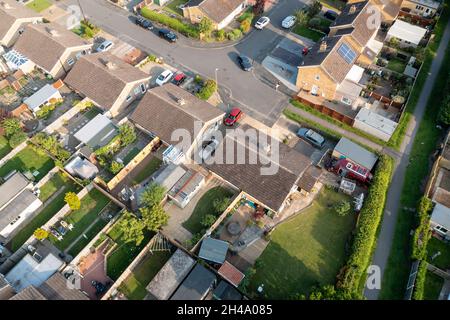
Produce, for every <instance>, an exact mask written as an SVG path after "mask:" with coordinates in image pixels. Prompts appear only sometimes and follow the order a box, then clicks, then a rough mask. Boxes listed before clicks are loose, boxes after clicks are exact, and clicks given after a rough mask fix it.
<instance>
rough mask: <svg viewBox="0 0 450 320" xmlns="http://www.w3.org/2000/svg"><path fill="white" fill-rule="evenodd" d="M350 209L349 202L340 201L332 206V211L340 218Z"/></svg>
mask: <svg viewBox="0 0 450 320" xmlns="http://www.w3.org/2000/svg"><path fill="white" fill-rule="evenodd" d="M350 209H351V205H350V202H348V201H345V200H342V201H340V202H339V203H338V204H336V205H335V206H334V210H335V211H336V212H337V214H338V215H340V216H346V215H347V214H348V213H349V212H350Z"/></svg>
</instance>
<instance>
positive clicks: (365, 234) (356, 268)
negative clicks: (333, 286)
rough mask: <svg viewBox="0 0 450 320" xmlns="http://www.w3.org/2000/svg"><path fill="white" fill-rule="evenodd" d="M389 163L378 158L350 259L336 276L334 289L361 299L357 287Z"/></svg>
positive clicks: (386, 185)
mask: <svg viewBox="0 0 450 320" xmlns="http://www.w3.org/2000/svg"><path fill="white" fill-rule="evenodd" d="M393 162H394V161H393V159H392V158H391V157H389V156H387V155H384V154H382V155H380V160H379V163H378V165H377V168H376V173H375V175H374V179H373V182H372V185H371V186H370V188H369V192H368V195H367V197H366V199H365V200H364V205H363V207H362V209H361V212H360V215H359V220H358V225H357V227H356V234H355V237H354V240H353V244H352V248H351V254H350V257H349V259H348V261H347V263H346V265H345V267H344V268H343V269H342V271H341V273H340V274H339V276H338V281H337V287H338V288H340V289H343V290H345V292H347V293H348V294H351V295H355V296H357V297H361V289H362V287H361V284H363V283H364V280H365V276H366V274H367V273H366V272H367V266H368V265H369V263H370V259H371V257H372V250H373V248H374V245H375V242H376V237H377V229H378V226H379V224H380V221H381V218H382V216H383V210H384V205H385V202H386V195H387V190H388V188H389V183H390V180H391V175H392V170H393Z"/></svg>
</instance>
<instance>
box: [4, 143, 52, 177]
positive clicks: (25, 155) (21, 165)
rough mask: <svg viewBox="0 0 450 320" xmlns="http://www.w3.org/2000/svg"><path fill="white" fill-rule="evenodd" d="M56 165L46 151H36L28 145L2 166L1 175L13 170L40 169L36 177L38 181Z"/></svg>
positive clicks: (32, 170)
mask: <svg viewBox="0 0 450 320" xmlns="http://www.w3.org/2000/svg"><path fill="white" fill-rule="evenodd" d="M54 166H55V164H54V163H53V160H52V159H51V158H50V157H49V156H47V155H46V154H45V153H41V152H37V151H34V150H33V148H32V147H31V146H27V147H26V148H25V149H23V150H22V151H20V152H19V153H18V154H17V155H16V156H15V157H14V158H12V159H10V160H9V161H8V162H6V163H5V164H4V165H3V166H2V167H1V168H0V177H4V176H6V175H7V174H8V173H10V172H11V171H13V170H18V171H20V172H25V171H28V170H29V171H31V172H32V173H33V172H34V171H35V170H37V171H39V174H38V175H37V176H36V177H35V178H36V181H39V180H41V179H42V178H43V177H44V176H45V175H46V174H47V173H48V172H49V171H50V170H51V169H52V168H53V167H54Z"/></svg>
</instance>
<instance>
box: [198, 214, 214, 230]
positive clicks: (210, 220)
mask: <svg viewBox="0 0 450 320" xmlns="http://www.w3.org/2000/svg"><path fill="white" fill-rule="evenodd" d="M214 222H216V216H214V215H212V214H207V215H206V216H204V217H203V218H202V220H201V221H200V224H201V225H202V226H203V227H205V228H209V227H211V226H212V225H213V224H214Z"/></svg>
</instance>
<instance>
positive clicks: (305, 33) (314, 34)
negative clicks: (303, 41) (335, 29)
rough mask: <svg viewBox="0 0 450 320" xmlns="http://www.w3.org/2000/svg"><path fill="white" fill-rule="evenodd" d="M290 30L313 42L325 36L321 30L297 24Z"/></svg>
mask: <svg viewBox="0 0 450 320" xmlns="http://www.w3.org/2000/svg"><path fill="white" fill-rule="evenodd" d="M292 31H293V32H294V33H296V34H298V35H299V36H302V37H305V38H308V39H311V40H313V41H314V42H317V41H319V40H320V39H321V38H322V37H324V36H325V34H324V33H322V32H318V31H315V30H311V29H309V28H308V27H307V26H302V25H297V26H296V27H294V29H293V30H292Z"/></svg>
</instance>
